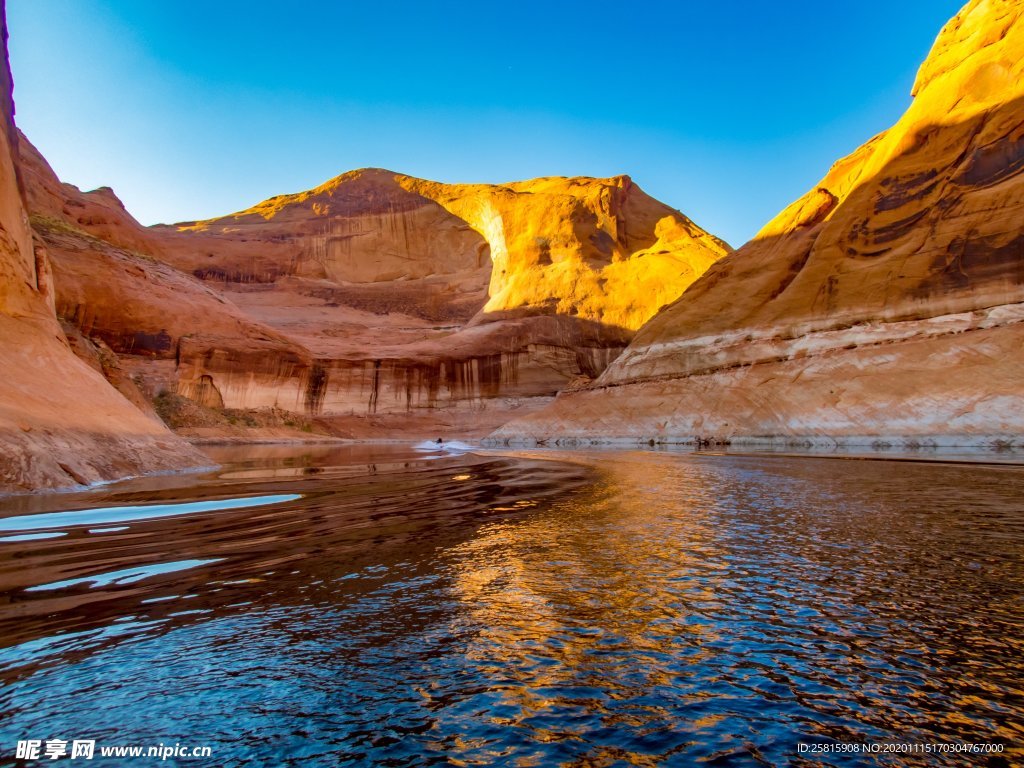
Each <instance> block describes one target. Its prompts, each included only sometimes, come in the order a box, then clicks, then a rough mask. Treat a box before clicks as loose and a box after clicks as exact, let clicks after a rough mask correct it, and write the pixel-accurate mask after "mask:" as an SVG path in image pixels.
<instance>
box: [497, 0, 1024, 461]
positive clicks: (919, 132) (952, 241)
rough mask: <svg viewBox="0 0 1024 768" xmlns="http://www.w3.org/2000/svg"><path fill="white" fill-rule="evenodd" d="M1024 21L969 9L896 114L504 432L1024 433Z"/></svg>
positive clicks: (654, 435)
mask: <svg viewBox="0 0 1024 768" xmlns="http://www.w3.org/2000/svg"><path fill="white" fill-rule="evenodd" d="M1022 14H1024V6H1022V5H1021V4H1020V3H1018V2H1009V1H1008V0H974V1H972V2H970V3H968V5H967V6H965V7H964V9H963V10H962V11H961V12H960V13H959V14H957V16H956V17H954V18H953V19H952V20H951V21H950V22H949V23H948V24H947V25H946V27H945V28H944V29H943V30H942V32H941V33H940V35H939V37H938V39H937V40H936V42H935V45H934V47H933V49H932V51H931V53H930V55H929V56H928V59H927V60H926V61H925V63H924V64H923V65H922V67H921V69H920V71H919V73H918V77H917V81H916V83H915V85H914V89H913V96H914V98H913V102H912V104H911V106H910V107H909V109H908V110H907V112H906V113H905V114H904V115H903V117H902V118H901V119H900V120H899V122H898V123H896V125H894V126H893V127H892V128H890V129H889V130H887V131H885V132H884V133H882V134H880V135H878V136H876V137H875V138H873V139H871V140H870V141H869V142H868V143H866V144H865V145H864V146H862V147H861V148H859V149H858V150H856V151H855V152H854V153H853V154H851V155H850V156H848V157H846V158H844V159H843V160H840V161H839V162H837V163H836V164H835V165H834V166H833V167H832V169H831V170H830V171H829V173H828V174H827V175H826V176H825V178H824V179H823V180H822V181H821V182H820V183H819V184H818V185H817V186H816V187H815V188H814V189H813V190H811V191H810V192H808V193H807V194H806V195H805V196H804V197H802V198H800V199H799V200H797V201H796V202H795V203H793V204H792V205H790V206H789V207H788V208H786V209H785V210H784V211H782V213H780V214H779V215H778V216H777V217H776V218H775V219H774V220H772V221H771V222H769V223H768V224H767V225H766V226H765V227H764V229H763V230H762V231H761V232H760V233H759V234H758V235H757V237H756V238H755V239H754V240H752V241H751V242H749V243H747V244H746V245H745V246H743V247H742V248H740V249H739V250H738V251H736V252H735V253H733V254H732V255H730V256H729V257H727V258H725V259H722V260H721V261H719V262H718V263H716V264H715V265H713V266H712V267H711V268H710V269H709V270H708V272H707V273H706V274H705V275H704V276H703V277H702V278H701V279H700V280H698V281H697V282H696V283H695V284H694V285H693V286H692V287H691V288H690V289H689V290H687V291H686V292H685V293H684V294H683V295H682V296H681V297H680V299H679V300H678V301H676V302H675V303H674V304H672V305H671V306H670V307H669V308H667V309H666V310H665V311H664V312H662V313H660V314H659V315H657V316H656V317H655V318H654V319H652V320H651V321H650V322H649V323H647V324H646V325H645V326H644V327H643V328H642V329H641V330H640V331H639V332H638V333H637V335H636V338H635V339H634V340H633V341H632V343H631V344H630V346H629V348H628V349H627V350H626V351H625V352H624V353H623V354H622V355H621V356H620V357H619V358H618V359H617V360H616V361H615V362H614V363H613V364H612V365H611V366H610V367H609V368H608V370H607V371H605V373H604V374H603V375H602V376H601V377H600V379H599V380H598V381H597V382H595V383H594V385H593V386H592V387H591V388H590V389H589V390H588V391H586V392H580V393H574V394H571V395H566V396H564V397H562V398H559V400H558V401H557V403H556V404H555V405H554V406H553V407H552V408H550V409H548V410H545V411H543V412H541V413H539V414H537V416H536V417H535V418H527V419H524V420H519V421H516V422H514V423H512V424H510V425H507V426H506V427H504V428H503V429H502V430H500V431H499V432H498V434H497V436H498V437H502V438H520V437H527V438H535V439H558V438H561V437H574V436H575V437H584V438H599V437H615V436H618V437H641V438H644V439H666V440H671V439H687V438H690V437H692V436H705V437H707V436H713V437H728V438H733V439H743V438H746V439H770V438H773V437H774V438H784V439H785V438H813V439H818V438H821V437H823V436H827V435H830V436H834V437H835V436H838V437H844V436H845V437H847V438H852V437H854V436H868V437H871V436H884V435H894V436H898V435H903V436H916V438H928V437H934V438H935V439H953V440H955V439H967V438H970V439H973V440H976V441H985V440H990V441H992V440H1000V439H1008V438H1009V439H1012V438H1013V436H1020V435H1021V434H1024V410H1022V409H1021V408H1020V407H1019V404H1020V402H1021V399H1020V398H1021V397H1022V396H1024V352H1022V341H1024V326H1022V325H1021V324H1020V322H1021V320H1022V319H1024V311H1022V309H1024V308H1022V305H1021V303H1022V302H1024V173H1022V171H1024V103H1022V99H1024V20H1022V18H1021V17H1022ZM740 297H741V298H742V300H738V299H739V298H740Z"/></svg>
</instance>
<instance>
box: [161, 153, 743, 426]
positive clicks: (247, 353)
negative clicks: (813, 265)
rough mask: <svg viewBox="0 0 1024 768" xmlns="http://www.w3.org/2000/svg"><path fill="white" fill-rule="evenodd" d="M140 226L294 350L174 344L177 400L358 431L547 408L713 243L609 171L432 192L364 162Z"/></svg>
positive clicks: (698, 264) (669, 295)
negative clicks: (191, 216) (304, 184)
mask: <svg viewBox="0 0 1024 768" xmlns="http://www.w3.org/2000/svg"><path fill="white" fill-rule="evenodd" d="M150 234H151V236H152V237H153V238H154V246H153V247H152V248H151V249H150V252H151V253H154V254H159V256H158V258H160V259H162V260H164V261H166V262H167V263H169V264H172V265H174V266H175V267H177V268H178V269H179V270H182V271H186V272H189V273H191V275H193V276H195V277H197V278H200V279H202V280H203V281H204V282H205V283H206V284H208V285H211V286H214V287H216V289H217V291H218V292H219V293H220V294H221V295H222V296H224V297H226V298H227V299H228V300H230V301H231V302H233V303H234V304H236V305H237V306H238V307H240V308H241V309H242V311H244V312H245V313H246V314H247V315H248V316H249V317H250V318H251V319H253V320H254V321H256V322H259V323H262V324H264V325H266V326H271V327H273V328H274V329H275V330H276V331H277V332H278V333H280V334H282V335H283V336H286V337H287V338H289V339H290V340H292V341H294V342H295V344H296V348H295V349H291V350H287V349H283V348H282V349H280V350H277V351H275V352H273V353H271V354H268V353H267V350H266V345H264V344H261V345H257V346H255V347H254V346H252V345H250V344H248V343H243V342H238V343H232V342H231V340H230V339H228V338H222V339H210V338H207V337H203V336H201V335H197V336H188V337H185V338H184V339H183V341H182V343H181V344H180V345H178V360H179V368H178V374H179V385H178V387H179V391H180V392H181V393H183V394H185V395H187V396H189V397H191V398H194V399H202V398H205V397H207V396H208V393H210V392H216V396H215V398H214V399H215V400H216V401H218V402H222V403H223V404H224V405H225V406H228V407H239V408H260V407H276V408H284V409H288V410H294V411H300V412H303V411H304V412H306V413H307V414H311V415H316V416H319V417H322V418H325V419H333V420H335V422H336V426H338V427H339V429H341V430H342V431H343V432H344V433H345V434H371V435H372V434H377V435H381V434H394V433H395V432H396V431H397V432H399V433H408V432H409V431H410V430H414V431H415V432H417V433H419V432H427V431H431V432H432V431H433V429H434V426H433V424H434V422H436V428H438V429H447V430H454V431H458V432H461V433H464V434H466V433H468V434H484V433H486V432H487V431H489V430H490V429H493V428H494V427H496V426H498V425H499V424H501V423H502V422H503V421H505V420H507V419H508V418H509V416H510V414H511V413H513V412H522V409H529V408H536V407H539V406H540V405H542V404H545V403H546V402H548V401H549V400H550V398H551V397H553V396H554V395H555V393H557V392H558V391H559V390H561V389H563V388H565V387H566V386H569V385H571V384H573V383H574V382H578V381H580V380H589V379H592V378H593V377H595V376H597V375H598V374H599V373H600V372H601V371H602V370H603V369H604V368H605V367H606V366H607V364H608V363H609V362H610V360H611V359H613V358H614V357H615V355H617V354H618V353H619V352H620V351H621V350H622V349H623V348H624V347H625V345H626V343H627V342H628V341H629V339H630V338H631V337H632V334H633V331H634V330H635V328H636V327H638V326H639V325H640V324H641V323H642V322H643V321H644V320H646V319H647V318H649V317H650V316H651V315H653V314H654V312H656V311H657V309H658V308H659V307H660V306H661V305H663V304H664V303H666V302H668V301H671V300H673V299H675V298H676V297H677V296H678V295H679V294H680V293H681V292H682V291H683V289H684V288H685V287H686V286H688V285H689V284H690V283H691V282H692V281H693V280H694V279H696V277H697V276H699V275H700V274H701V273H703V271H704V270H706V269H707V267H708V266H709V265H710V264H712V263H713V262H714V261H715V260H716V259H718V258H719V257H721V256H723V255H724V254H725V253H726V252H727V251H728V246H727V245H725V244H724V243H722V242H721V241H720V240H717V239H716V238H714V237H712V236H710V235H708V234H707V233H706V232H704V231H703V230H701V229H700V228H699V227H697V226H696V225H695V224H693V223H692V222H691V221H689V219H687V218H686V217H684V216H683V215H682V214H680V213H679V212H678V211H674V210H673V209H671V208H669V207H668V206H665V205H663V204H662V203H659V202H658V201H656V200H654V199H653V198H651V197H649V196H647V195H646V194H644V193H643V191H642V190H640V189H639V188H638V187H637V186H636V185H635V184H633V183H632V182H631V181H630V180H629V179H628V178H626V177H616V178H613V179H584V178H574V179H565V178H545V179H537V180H534V181H530V182H519V183H514V184H508V185H501V186H493V185H447V184H438V183H435V182H429V181H424V180H422V179H415V178H412V177H408V176H402V175H400V174H395V173H391V172H389V171H383V170H380V169H365V170H361V171H353V172H350V173H346V174H343V175H341V176H338V177H336V178H334V179H332V180H330V181H328V182H326V183H325V184H323V185H321V186H320V187H317V188H316V189H313V190H310V191H308V192H302V193H299V194H294V195H281V196H278V197H274V198H271V199H269V200H266V201H264V202H262V203H260V204H258V205H256V206H254V207H252V208H250V209H248V210H246V211H242V212H240V213H237V214H232V215H230V216H225V217H221V218H218V219H212V220H209V221H201V222H187V223H182V224H177V225H174V226H161V227H156V228H153V229H152V230H150ZM299 347H301V349H302V350H308V351H309V353H310V354H311V355H312V358H309V357H307V356H305V355H304V354H302V353H301V352H298V353H297V352H296V349H298V348H299ZM351 417H355V420H354V421H353V419H352V418H351ZM346 419H347V421H345V420H346ZM430 419H433V420H434V422H431V421H430ZM338 420H342V421H345V423H344V426H339V423H338ZM424 420H426V423H427V424H431V425H432V426H430V427H429V428H428V427H427V426H425V425H424Z"/></svg>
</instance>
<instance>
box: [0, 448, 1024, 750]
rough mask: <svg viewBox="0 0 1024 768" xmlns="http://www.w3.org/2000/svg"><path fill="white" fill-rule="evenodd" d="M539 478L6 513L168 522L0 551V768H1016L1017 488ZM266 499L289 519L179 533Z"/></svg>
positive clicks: (962, 479)
mask: <svg viewBox="0 0 1024 768" xmlns="http://www.w3.org/2000/svg"><path fill="white" fill-rule="evenodd" d="M538 456H539V455H538ZM545 456H546V457H547V458H554V459H560V461H558V462H555V461H549V460H541V459H540V458H538V457H537V456H529V455H525V454H524V455H520V456H518V457H507V456H499V455H495V454H479V455H464V456H440V455H438V456H430V455H423V454H419V455H417V454H413V453H411V452H409V451H408V450H406V449H404V448H397V447H393V448H387V447H375V448H374V447H359V448H349V449H331V450H327V449H320V450H313V449H309V450H307V451H306V452H305V453H299V454H297V453H296V452H295V450H294V449H288V450H285V449H269V448H268V449H263V448H250V449H246V452H245V454H244V455H241V454H238V453H237V451H236V452H235V453H234V454H233V455H232V454H224V455H223V456H221V457H219V458H220V460H222V461H228V462H231V463H230V464H228V465H227V468H226V469H225V470H223V471H222V472H220V473H217V474H216V475H213V476H210V477H207V478H204V479H201V480H197V479H195V478H191V479H187V478H181V477H177V478H163V479H160V480H157V481H154V480H148V481H137V482H135V483H132V484H127V485H123V486H111V487H110V488H108V489H106V490H102V491H99V492H94V493H92V494H85V495H65V496H61V497H58V498H56V499H54V497H46V498H44V497H37V498H33V499H29V500H26V499H20V500H7V501H5V502H3V507H2V509H4V510H5V511H4V512H3V513H2V518H6V520H4V519H0V534H2V535H3V536H9V535H22V534H25V533H26V530H25V523H24V521H22V522H20V523H19V522H12V521H11V518H13V517H18V516H24V515H42V514H44V513H46V512H48V511H52V510H53V509H54V508H65V509H83V508H91V509H103V510H105V511H104V513H103V515H101V517H103V518H104V519H107V518H109V517H110V514H111V513H110V511H109V510H110V508H111V507H114V506H129V505H130V506H145V505H147V504H149V503H158V504H161V505H164V507H167V506H168V505H171V504H187V505H190V506H187V507H185V509H187V510H189V511H187V512H185V513H183V514H180V515H177V516H172V517H167V516H164V517H152V518H146V517H145V510H144V511H143V512H142V513H136V512H132V514H131V515H129V518H130V519H128V520H127V521H125V520H120V521H118V522H116V524H112V523H103V524H100V525H91V524H90V523H88V522H84V523H80V524H76V525H69V526H66V527H64V528H61V527H60V526H54V525H53V524H52V520H50V519H49V518H45V519H44V523H45V525H43V526H39V525H37V526H36V527H34V528H32V530H31V531H30V533H37V534H50V535H49V536H48V537H46V538H38V539H32V540H16V541H7V542H4V541H2V540H0V590H2V592H0V645H2V648H0V681H2V683H3V685H4V687H3V690H2V692H0V713H2V714H0V756H2V759H4V760H6V761H8V762H10V761H12V758H13V754H14V744H15V742H16V741H17V740H18V739H26V738H39V739H48V738H68V739H71V738H95V739H97V741H98V742H99V743H100V744H104V743H106V744H144V745H149V744H156V743H159V742H163V743H174V742H181V743H188V744H209V745H211V746H212V748H213V758H212V759H211V760H209V761H206V762H205V763H204V761H201V760H189V761H181V763H180V764H182V765H185V764H188V765H201V764H207V765H339V764H341V765H391V766H404V765H429V764H457V765H492V764H499V765H503V764H507V765H517V766H518V765H522V766H528V765H541V766H547V765H559V764H561V765H570V766H611V765H641V766H643V765H680V766H685V765H692V764H705V762H706V764H708V765H728V766H733V765H737V766H738V765H787V764H792V765H843V766H845V765H922V766H924V765H984V764H992V765H1009V764H1013V762H1014V761H1015V760H1020V759H1021V754H1020V752H1017V753H1016V755H1015V754H1013V753H1010V752H1008V753H1006V754H1005V755H1004V757H1003V758H1001V760H1002V762H1000V761H999V760H997V761H994V762H989V761H988V759H987V758H985V757H977V756H976V757H965V756H963V755H961V756H943V755H938V754H930V755H918V756H913V755H901V756H891V755H890V756H886V755H879V756H872V757H864V756H859V757H858V756H849V755H845V756H832V757H828V756H826V757H815V758H813V759H811V758H810V757H808V756H806V755H805V756H803V757H800V756H799V755H798V754H797V747H796V745H797V742H799V741H804V742H822V741H824V742H828V741H835V740H838V741H862V740H868V741H884V740H899V741H902V742H951V741H961V740H964V741H971V742H993V741H998V742H1001V743H1005V744H1007V745H1008V747H1009V748H1010V749H1016V748H1018V747H1020V745H1021V739H1022V736H1024V692H1022V687H1024V686H1022V674H1021V662H1020V659H1021V658H1024V648H1022V647H1021V646H1022V645H1024V636H1022V632H1021V624H1022V616H1024V600H1022V598H1024V567H1022V558H1024V472H1022V471H1021V470H1020V469H1018V468H1015V467H981V466H955V465H935V464H906V463H896V462H849V461H836V460H828V459H789V458H778V457H768V458H757V457H735V456H692V455H680V454H654V453H641V452H603V453H599V454H589V453H559V454H546V455H545ZM154 489H156V490H154ZM275 495H295V496H298V498H293V499H291V500H286V501H281V502H280V503H265V504H263V505H262V506H256V507H247V508H238V507H234V508H226V509H225V508H218V506H223V505H218V504H216V503H213V504H210V505H209V507H197V505H196V504H194V503H195V502H204V503H205V502H218V501H219V502H223V501H224V500H233V499H238V498H241V497H254V498H263V499H264V501H265V500H266V497H273V496H275ZM122 517H124V515H122ZM76 520H88V515H86V516H85V517H81V516H79V517H78V518H76ZM29 522H31V520H30V521H29ZM19 526H20V527H19ZM96 531H99V532H96ZM54 534H63V535H54ZM151 761H152V759H151ZM136 762H138V761H136ZM144 763H145V761H142V762H140V763H139V764H144ZM92 764H103V762H102V761H101V760H99V759H98V758H97V759H95V760H94V761H93V762H92ZM110 764H117V763H116V762H112V763H110Z"/></svg>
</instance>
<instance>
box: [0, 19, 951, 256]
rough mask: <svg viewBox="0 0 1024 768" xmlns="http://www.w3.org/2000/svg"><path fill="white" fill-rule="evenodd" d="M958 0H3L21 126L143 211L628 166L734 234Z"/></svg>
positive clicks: (858, 116) (922, 48)
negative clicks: (407, 178)
mask: <svg viewBox="0 0 1024 768" xmlns="http://www.w3.org/2000/svg"><path fill="white" fill-rule="evenodd" d="M961 4H962V3H961V2H960V1H959V0H956V1H955V2H951V1H950V0H903V1H902V2H893V0H885V1H884V2H883V1H882V0H857V2H850V3H845V2H844V3H823V2H821V0H814V1H813V2H812V1H810V0H808V1H806V2H805V1H804V0H796V1H794V2H767V0H765V1H764V2H760V1H755V0H747V1H746V2H743V1H735V2H711V1H710V0H706V1H705V2H701V3H692V2H687V1H686V0H676V1H675V2H646V3H643V2H641V3H637V4H633V5H631V4H629V3H624V2H619V3H608V2H602V1H598V2H559V1H558V0H547V1H546V2H530V1H523V2H515V3H486V2H480V3H468V2H461V3H448V2H422V0H421V1H420V2H409V3H406V2H390V3H388V2H381V1H380V0H377V1H376V2H369V1H361V2H343V1H341V0H339V1H338V2H330V3H328V2H324V3H315V2H308V3H307V2H259V1H257V0H248V2H233V1H231V0H223V1H218V2H212V1H211V2H192V1H191V0H163V1H161V2H158V1H157V0H152V1H151V2H139V1H138V0H8V22H9V28H10V35H11V39H10V50H11V67H12V70H13V72H14V82H15V92H14V97H15V103H16V108H17V117H16V119H17V122H18V124H19V126H21V128H22V129H23V130H24V131H25V133H26V134H27V135H28V136H29V138H30V139H31V140H32V141H33V142H34V143H35V144H36V145H37V146H38V147H39V148H40V150H41V151H42V152H43V154H44V155H46V157H47V159H48V160H49V161H50V163H51V164H52V165H53V167H54V169H55V170H56V171H57V173H58V174H59V175H60V177H61V178H62V180H64V181H69V182H71V183H73V184H77V185H78V186H80V187H82V188H83V189H92V188H94V187H97V186H101V185H108V186H111V187H113V188H114V190H115V191H116V192H117V194H118V195H119V196H120V197H121V199H122V200H123V201H124V202H125V204H126V205H127V207H128V209H129V210H130V211H131V212H132V213H133V214H135V215H136V216H137V217H138V218H139V219H140V220H141V221H142V222H143V223H146V224H151V223H155V222H167V221H181V220H187V219H195V218H207V217H211V216H215V215H220V214H224V213H229V212H231V211H234V210H238V209H241V208H245V207H248V206H249V205H252V204H253V203H255V202H257V201H259V200H262V199H265V198H267V197H270V196H271V195H275V194H280V193H285V192H296V191H299V190H302V189H307V188H309V187H312V186H315V185H317V184H319V183H321V182H323V181H324V180H326V179H328V178H330V177H332V176H335V175H337V174H338V173H341V172H343V171H346V170H350V169H352V168H360V167H367V166H379V167H384V168H389V169H391V170H394V171H400V172H403V173H408V174H411V175H414V176H421V177H424V178H429V179H435V180H438V181H448V182H502V181H512V180H517V179H524V178H532V177H535V176H552V175H586V176H610V175H614V174H618V173H628V174H630V175H631V176H632V177H633V178H634V180H635V181H637V182H638V183H639V184H640V185H641V186H642V187H643V188H644V189H645V190H646V191H647V192H649V193H650V194H652V195H654V196H655V197H658V198H659V199H661V200H663V201H665V202H666V203H668V204H670V205H672V206H675V207H677V208H679V209H680V210H682V211H683V212H684V213H686V214H687V215H689V216H690V217H691V218H693V219H694V220H695V221H696V222H697V223H698V224H700V225H701V226H703V227H704V228H706V229H708V230H710V231H712V232H714V233H715V234H717V235H719V236H721V237H724V238H725V239H727V240H728V241H729V242H731V243H732V244H733V245H737V246H738V245H740V244H742V243H743V242H744V241H745V240H747V239H749V238H750V237H752V236H753V235H754V233H755V232H756V231H757V230H758V229H759V228H760V227H761V226H762V225H763V224H764V223H765V222H766V221H768V220H769V219H770V218H771V217H772V216H774V215H775V214H776V213H777V212H778V211H779V210H781V209H782V208H783V207H784V206H785V205H787V204H788V203H789V202H791V201H792V200H793V199H795V198H796V197H797V196H799V195H800V194H802V193H803V192H804V191H806V190H807V189H808V188H809V187H810V186H811V185H813V184H814V183H815V182H816V181H817V180H818V179H820V178H821V177H822V176H823V175H824V174H825V172H826V171H827V170H828V167H829V166H830V165H831V164H832V163H833V162H834V161H835V160H837V159H838V158H839V157H841V156H842V155H844V154H846V153H848V152H850V151H851V150H853V149H854V148H855V147H857V146H858V145H859V144H861V143H863V142H864V141H865V140H867V139H868V138H870V137H871V136H872V135H874V134H875V133H877V132H878V131H880V130H882V129H884V128H886V127H888V126H889V125H891V124H892V123H893V122H894V121H895V120H896V119H897V118H898V117H899V115H900V114H901V113H902V112H903V110H904V109H905V108H906V106H907V104H908V103H909V100H910V96H909V92H910V86H911V84H912V83H913V79H914V74H915V72H916V70H917V66H918V65H919V64H920V62H921V60H922V59H923V58H924V56H925V54H926V53H927V52H928V49H929V48H930V46H931V43H932V41H933V40H934V38H935V35H936V34H937V33H938V31H939V29H940V28H941V27H942V25H943V24H944V23H945V22H946V20H947V19H948V18H949V17H950V16H952V15H953V14H954V13H955V12H956V11H957V10H958V9H959V7H960V5H961Z"/></svg>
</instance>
